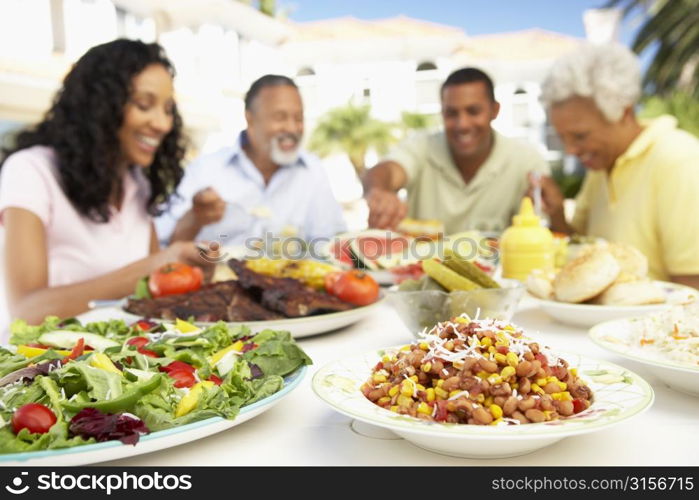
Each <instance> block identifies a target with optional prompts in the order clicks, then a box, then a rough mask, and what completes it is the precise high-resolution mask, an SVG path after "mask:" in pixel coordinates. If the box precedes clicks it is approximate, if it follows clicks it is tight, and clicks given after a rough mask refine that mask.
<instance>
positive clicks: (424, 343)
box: [420, 342, 430, 351]
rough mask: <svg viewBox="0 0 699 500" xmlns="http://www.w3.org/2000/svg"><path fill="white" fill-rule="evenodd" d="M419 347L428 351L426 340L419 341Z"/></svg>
mask: <svg viewBox="0 0 699 500" xmlns="http://www.w3.org/2000/svg"><path fill="white" fill-rule="evenodd" d="M420 349H422V350H423V351H429V350H430V346H429V345H428V344H427V342H420Z"/></svg>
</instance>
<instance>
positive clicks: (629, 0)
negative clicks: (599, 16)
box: [606, 0, 699, 98]
mask: <svg viewBox="0 0 699 500" xmlns="http://www.w3.org/2000/svg"><path fill="white" fill-rule="evenodd" d="M606 6H607V7H623V15H624V17H627V16H629V15H630V14H631V13H632V12H638V10H639V9H641V10H643V11H645V12H646V13H647V17H646V20H645V22H644V24H643V26H642V27H641V29H640V31H639V32H638V34H637V35H636V38H635V40H634V41H633V50H634V51H636V52H637V53H639V54H640V53H641V52H643V51H645V50H648V49H651V50H652V49H656V48H657V50H656V52H655V54H654V55H653V59H652V61H651V64H650V66H649V68H648V71H647V72H646V75H645V78H644V84H645V88H646V91H647V92H648V93H650V94H669V93H670V92H672V91H673V90H676V89H680V90H683V91H685V92H687V93H689V94H690V95H693V96H694V97H695V98H697V97H699V0H609V2H608V3H607V5H606Z"/></svg>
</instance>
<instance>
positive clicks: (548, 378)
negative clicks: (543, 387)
mask: <svg viewBox="0 0 699 500" xmlns="http://www.w3.org/2000/svg"><path fill="white" fill-rule="evenodd" d="M546 380H547V381H548V382H558V377H554V376H553V375H551V376H550V377H546Z"/></svg>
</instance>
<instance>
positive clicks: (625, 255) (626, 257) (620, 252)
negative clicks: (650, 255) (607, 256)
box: [608, 243, 648, 281]
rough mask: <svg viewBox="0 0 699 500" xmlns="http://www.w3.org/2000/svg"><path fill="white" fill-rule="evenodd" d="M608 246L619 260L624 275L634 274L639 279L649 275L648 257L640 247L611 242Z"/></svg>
mask: <svg viewBox="0 0 699 500" xmlns="http://www.w3.org/2000/svg"><path fill="white" fill-rule="evenodd" d="M608 248H609V251H610V252H611V253H612V255H613V256H614V258H615V259H616V260H617V262H619V265H620V266H621V271H622V273H623V274H624V275H632V276H635V277H636V278H637V279H645V278H646V277H647V276H648V259H647V258H646V256H645V255H643V253H641V251H640V250H639V249H637V248H636V247H632V246H631V245H627V244H625V243H610V244H609V247H608ZM626 281H628V280H626Z"/></svg>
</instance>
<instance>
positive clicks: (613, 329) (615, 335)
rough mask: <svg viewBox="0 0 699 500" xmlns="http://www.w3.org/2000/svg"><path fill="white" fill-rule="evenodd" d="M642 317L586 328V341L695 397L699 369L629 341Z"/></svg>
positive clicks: (632, 337)
mask: <svg viewBox="0 0 699 500" xmlns="http://www.w3.org/2000/svg"><path fill="white" fill-rule="evenodd" d="M644 319H645V318H626V319H619V320H615V321H607V322H604V323H600V324H599V325H596V326H594V327H592V329H590V338H591V339H592V341H593V342H594V343H595V344H597V345H598V346H600V347H602V348H604V349H607V350H609V351H612V352H613V353H614V354H617V355H619V356H621V357H623V358H626V359H630V360H632V361H636V362H638V363H642V364H643V365H644V366H645V367H646V368H647V369H648V371H650V372H651V373H652V374H653V375H655V376H656V377H658V378H659V379H660V380H662V381H663V382H665V383H666V384H667V385H669V386H670V387H672V388H673V389H675V390H677V391H680V392H684V393H686V394H691V395H692V396H699V367H698V366H694V367H693V366H691V365H688V364H682V363H680V362H678V361H675V360H672V359H669V358H665V357H661V356H660V355H659V354H656V353H655V352H654V351H652V350H650V349H648V350H644V349H643V348H642V347H640V346H637V345H636V344H635V342H633V341H632V339H634V338H635V335H634V334H635V333H636V332H637V331H638V328H640V327H641V326H642V323H643V321H644Z"/></svg>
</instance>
